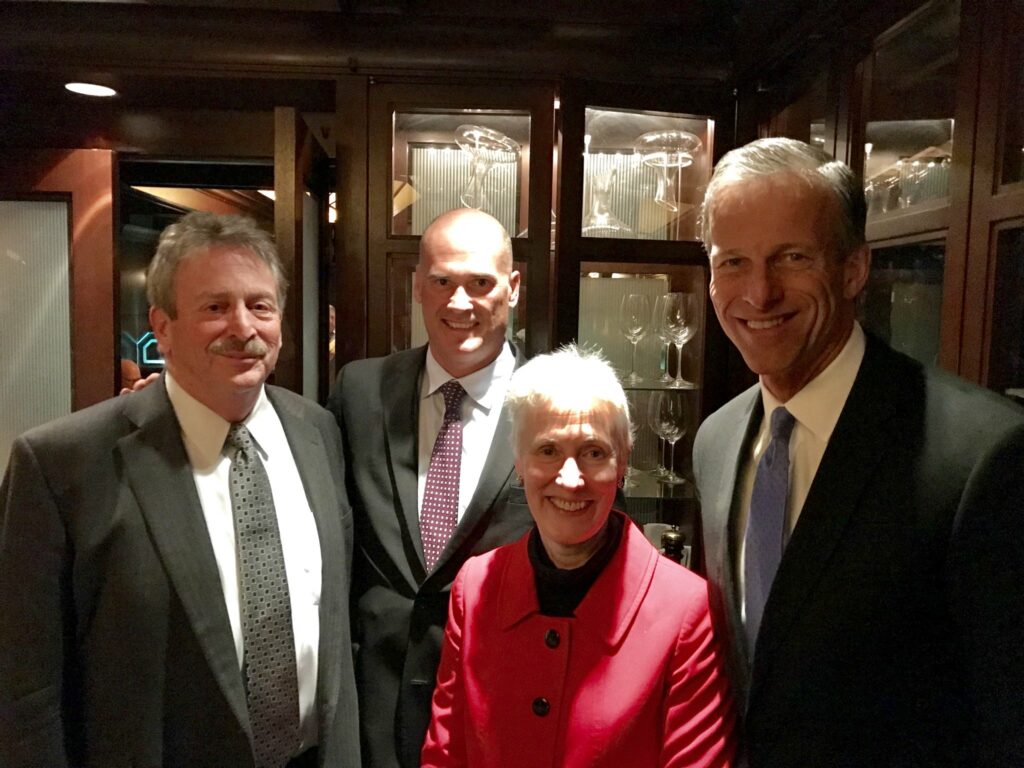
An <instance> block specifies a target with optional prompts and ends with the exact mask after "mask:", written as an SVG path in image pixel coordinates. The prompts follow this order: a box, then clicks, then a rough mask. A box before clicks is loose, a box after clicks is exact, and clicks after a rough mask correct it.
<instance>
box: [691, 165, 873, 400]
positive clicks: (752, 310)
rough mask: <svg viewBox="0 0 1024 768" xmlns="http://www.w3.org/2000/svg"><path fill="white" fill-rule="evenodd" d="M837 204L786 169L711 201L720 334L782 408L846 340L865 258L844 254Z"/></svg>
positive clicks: (865, 255)
mask: <svg viewBox="0 0 1024 768" xmlns="http://www.w3.org/2000/svg"><path fill="white" fill-rule="evenodd" d="M838 205H839V203H838V201H837V200H836V199H835V197H834V196H833V195H832V194H831V193H830V192H828V191H827V190H826V189H824V188H822V187H819V186H812V185H811V183H809V182H808V181H807V180H806V179H805V178H803V177H800V176H797V175H795V174H791V173H779V174H775V175H773V176H767V177H761V178H756V179H753V180H749V181H742V182H736V183H734V184H732V185H730V186H728V187H726V188H724V189H723V190H722V191H721V192H720V193H719V194H718V197H717V199H716V200H715V203H714V211H713V217H712V220H711V221H712V224H711V250H710V258H711V301H712V303H713V304H714V307H715V314H716V315H718V320H719V322H720V323H721V325H722V328H723V330H724V331H725V333H726V335H727V336H728V337H729V338H730V339H731V340H732V342H733V343H734V344H735V345H736V347H737V348H738V349H739V351H740V354H742V355H743V359H744V361H746V363H747V365H748V366H749V367H750V369H751V370H752V371H754V373H757V374H758V375H759V376H760V377H761V383H762V384H763V385H764V386H766V387H767V388H768V390H769V391H770V392H771V393H772V394H773V395H775V396H776V397H777V398H778V399H779V400H781V401H782V402H786V401H787V400H788V399H789V398H790V397H792V396H793V395H795V394H796V393H797V392H799V391H800V390H801V389H802V388H803V387H804V386H805V385H806V384H807V383H808V382H810V381H811V380H812V379H813V378H814V377H815V376H817V375H818V374H819V373H821V371H823V370H824V369H825V368H826V367H827V366H828V364H829V363H830V362H832V360H833V359H835V357H836V355H838V354H839V352H840V351H841V350H842V348H843V345H844V344H845V343H846V340H847V339H848V338H849V336H850V332H851V330H852V329H853V322H854V319H855V317H856V298H857V295H858V294H859V293H860V291H861V289H862V288H863V287H864V283H865V282H866V280H867V277H868V270H869V267H870V263H871V259H870V254H869V252H868V249H867V248H866V247H862V248H860V249H858V250H856V251H854V252H853V253H851V254H849V255H847V256H846V257H845V258H842V255H841V254H840V253H839V252H838V249H837V246H836V228H835V222H836V220H837V216H838Z"/></svg>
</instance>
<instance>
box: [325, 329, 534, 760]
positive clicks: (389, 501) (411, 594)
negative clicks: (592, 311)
mask: <svg viewBox="0 0 1024 768" xmlns="http://www.w3.org/2000/svg"><path fill="white" fill-rule="evenodd" d="M521 362H522V358H521V357H520V356H517V365H518V364H520V363H521ZM425 364H426V347H419V348H417V349H412V350H407V351H404V352H397V353H395V354H393V355H389V356H388V357H383V358H375V359H371V360H359V361H356V362H353V363H349V364H348V365H346V366H345V367H344V368H342V370H341V372H340V373H339V374H338V381H337V384H336V386H335V389H334V392H333V393H332V395H331V398H330V402H329V403H328V408H329V409H330V410H331V411H332V412H333V413H334V415H335V416H336V417H337V419H338V424H339V425H340V426H341V429H342V433H343V435H344V437H343V442H344V445H345V463H346V466H347V471H348V475H347V488H348V496H349V500H350V502H351V504H352V512H353V515H354V517H355V523H356V555H355V562H354V564H353V583H352V600H353V622H354V631H355V634H356V640H357V643H358V646H359V650H358V654H357V658H356V683H357V687H358V689H359V706H360V711H361V724H362V735H363V758H364V760H365V761H366V764H367V765H371V766H374V768H391V767H392V766H397V765H402V766H405V768H412V767H413V766H417V765H419V755H420V748H421V747H422V745H423V739H424V736H425V735H426V731H427V725H428V724H429V722H430V699H431V696H432V695H433V692H434V682H435V678H436V675H437V666H438V663H439V662H440V658H441V639H442V636H443V633H444V626H445V622H446V620H447V618H448V596H449V593H450V591H451V585H452V581H454V579H455V575H456V574H457V573H458V571H459V568H461V567H462V564H463V563H464V562H466V559H467V558H469V557H470V555H475V554H479V553H481V552H486V551H487V550H490V549H494V548H495V547H497V546H500V545H502V544H507V543H509V542H512V541H515V540H516V539H518V538H519V537H520V536H521V535H522V534H523V533H524V532H525V531H526V530H527V529H528V528H529V527H530V525H531V524H532V520H531V518H530V513H529V510H528V509H527V507H526V499H525V496H524V495H523V490H522V488H521V487H520V488H510V483H509V481H510V480H511V478H512V475H513V457H512V444H511V437H510V435H511V429H510V427H509V425H508V423H507V419H506V418H505V417H504V415H502V417H501V421H500V422H499V425H498V429H497V431H496V433H495V435H494V440H493V441H492V443H491V449H490V453H489V454H488V456H487V462H486V464H485V465H484V470H483V473H482V475H481V477H480V484H479V485H478V486H477V489H476V493H475V494H474V496H473V499H472V500H471V501H470V503H469V506H468V507H467V509H466V513H465V515H464V517H463V519H462V520H461V521H460V522H459V526H458V528H457V529H456V530H455V534H454V535H453V536H452V539H451V541H449V543H448V546H447V547H446V548H445V550H444V552H443V553H442V554H441V558H440V560H439V561H438V563H437V566H436V567H435V569H434V570H433V571H431V572H430V573H427V571H426V566H425V564H424V560H423V545H422V542H421V540H420V527H419V510H418V506H417V433H418V418H419V402H420V389H419V388H420V376H421V374H422V372H423V369H424V366H425ZM396 752H397V754H396Z"/></svg>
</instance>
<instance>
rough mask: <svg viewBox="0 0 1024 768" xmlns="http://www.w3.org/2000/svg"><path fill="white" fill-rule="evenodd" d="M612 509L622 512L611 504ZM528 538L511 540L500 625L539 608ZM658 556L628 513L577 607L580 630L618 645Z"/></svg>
mask: <svg viewBox="0 0 1024 768" xmlns="http://www.w3.org/2000/svg"><path fill="white" fill-rule="evenodd" d="M612 514H613V515H622V514H623V513H622V512H619V511H617V510H613V511H612ZM623 516H624V515H623ZM528 538H529V534H526V535H525V536H523V537H522V538H521V539H519V541H517V542H516V543H515V544H512V545H511V549H510V553H509V558H508V562H507V565H506V567H505V570H504V573H502V577H501V586H500V589H499V593H498V605H499V609H498V620H499V622H500V626H501V628H502V629H503V630H509V629H511V628H512V627H514V626H515V625H516V624H518V623H519V622H521V621H523V620H524V619H527V618H529V617H530V616H533V615H534V614H537V613H539V611H540V606H539V604H538V602H537V589H536V586H535V585H534V579H533V566H531V565H530V558H529V555H528V553H527V549H526V547H527V540H528ZM660 557H661V556H660V555H659V554H658V551H657V550H656V549H655V548H654V547H652V546H651V545H650V543H649V542H648V541H647V539H646V538H645V537H644V534H643V532H642V531H641V530H640V529H639V528H638V527H637V526H636V525H634V524H633V523H632V521H630V520H629V519H628V518H627V519H626V520H625V525H624V526H623V530H622V541H621V542H620V544H619V548H618V550H617V551H616V552H615V554H614V555H613V556H612V559H611V560H610V561H609V563H608V565H607V566H606V567H605V569H604V570H603V571H602V572H601V575H599V576H598V577H597V581H595V582H594V585H593V586H592V587H591V588H590V591H589V592H587V594H586V596H585V597H584V598H583V602H581V603H580V605H579V607H578V608H577V609H576V623H577V626H578V627H579V628H580V630H579V631H580V632H583V633H586V634H587V635H588V636H591V637H600V638H601V639H602V640H603V641H604V642H605V643H606V644H607V645H609V646H611V647H615V646H617V645H618V644H619V643H620V642H621V641H622V639H623V637H625V635H626V632H627V631H628V630H629V627H630V625H631V624H632V623H633V619H635V618H636V614H637V611H639V610H640V605H641V604H642V603H643V600H644V597H645V596H646V594H647V590H648V589H649V588H650V585H651V580H652V579H653V578H654V570H655V568H656V567H657V565H658V559H659V558H660Z"/></svg>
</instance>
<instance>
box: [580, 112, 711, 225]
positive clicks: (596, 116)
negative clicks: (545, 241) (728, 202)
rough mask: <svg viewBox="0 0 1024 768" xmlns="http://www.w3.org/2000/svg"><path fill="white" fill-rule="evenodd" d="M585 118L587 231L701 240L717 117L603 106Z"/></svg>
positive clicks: (585, 205)
mask: <svg viewBox="0 0 1024 768" xmlns="http://www.w3.org/2000/svg"><path fill="white" fill-rule="evenodd" d="M585 120H586V122H585V132H586V136H585V139H584V189H583V212H584V218H583V226H582V228H581V233H582V235H583V236H584V237H613V238H630V239H645V240H694V239H696V218H697V207H698V205H699V203H700V200H701V198H702V197H703V194H704V188H705V187H706V185H707V182H708V179H709V178H710V176H711V155H712V150H713V137H714V122H713V121H712V120H709V119H707V118H703V117H691V116H689V115H678V114H667V113H657V112H631V111H625V110H612V109H596V108H588V109H587V110H586V118H585Z"/></svg>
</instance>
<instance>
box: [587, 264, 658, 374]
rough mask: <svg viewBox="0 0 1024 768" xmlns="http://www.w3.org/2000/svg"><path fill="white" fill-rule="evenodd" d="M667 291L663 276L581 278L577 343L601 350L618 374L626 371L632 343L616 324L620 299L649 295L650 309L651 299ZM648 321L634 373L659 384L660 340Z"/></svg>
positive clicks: (638, 348) (639, 344)
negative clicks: (633, 295) (634, 294)
mask: <svg viewBox="0 0 1024 768" xmlns="http://www.w3.org/2000/svg"><path fill="white" fill-rule="evenodd" d="M669 290H670V288H669V281H668V277H666V276H665V275H650V276H646V275H636V276H634V275H629V276H622V277H614V278H613V277H583V278H582V279H581V280H580V320H579V341H580V344H583V345H586V346H588V347H596V348H597V349H600V350H601V351H602V352H603V353H604V356H605V357H606V358H607V359H608V362H610V363H611V364H612V365H613V366H614V367H615V370H616V371H618V373H619V376H620V377H624V376H625V375H626V374H628V373H629V370H630V367H631V360H632V354H633V345H632V344H631V343H630V341H629V340H628V339H627V338H626V337H625V335H623V332H622V330H621V329H620V325H619V307H620V305H621V304H622V299H623V297H625V296H628V295H629V294H631V293H637V294H642V295H644V296H647V297H648V301H649V302H650V304H651V307H652V311H653V307H654V302H655V300H656V299H657V298H658V296H661V295H662V294H663V293H666V292H668V291H669ZM652 326H653V323H648V327H647V328H646V329H645V333H644V335H643V337H642V338H641V339H640V341H639V342H637V347H636V372H637V373H638V374H639V375H640V376H641V377H642V379H643V380H644V382H646V383H648V384H652V385H654V386H658V385H657V384H656V382H657V380H658V377H659V376H661V374H662V373H663V372H664V370H665V369H664V365H665V361H664V359H663V357H662V343H661V341H659V340H658V337H657V336H656V335H655V334H654V332H653V328H652Z"/></svg>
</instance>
